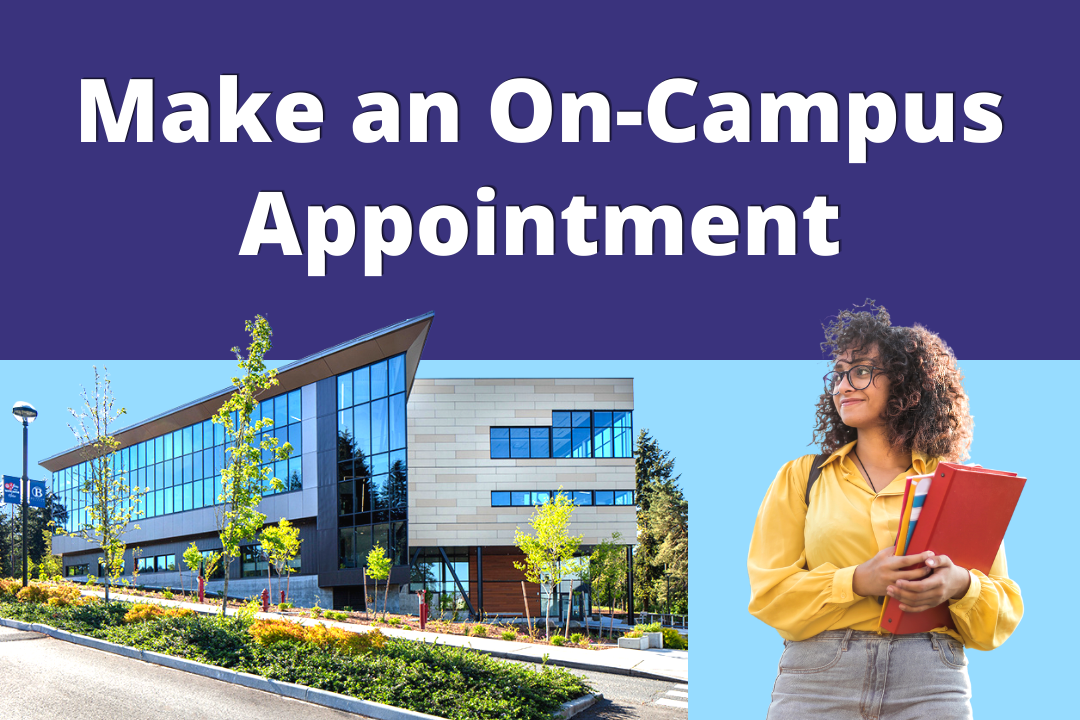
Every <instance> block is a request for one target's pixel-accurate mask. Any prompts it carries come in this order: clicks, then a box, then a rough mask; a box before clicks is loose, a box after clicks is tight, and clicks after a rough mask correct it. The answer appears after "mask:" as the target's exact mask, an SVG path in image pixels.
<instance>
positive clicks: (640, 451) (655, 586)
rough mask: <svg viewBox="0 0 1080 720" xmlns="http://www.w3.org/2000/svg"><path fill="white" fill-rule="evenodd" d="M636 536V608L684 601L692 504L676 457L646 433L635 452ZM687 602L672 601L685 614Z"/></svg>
mask: <svg viewBox="0 0 1080 720" xmlns="http://www.w3.org/2000/svg"><path fill="white" fill-rule="evenodd" d="M634 469H635V475H636V485H637V506H638V514H637V519H638V523H637V524H638V536H637V548H636V549H635V552H634V595H635V603H634V604H635V606H636V607H635V609H637V608H640V609H644V610H645V611H646V612H655V611H656V610H657V609H658V608H659V609H664V608H666V607H667V605H668V603H667V601H668V599H669V598H668V594H667V593H668V590H669V588H670V589H671V598H672V599H673V600H674V598H675V597H676V590H678V591H679V592H680V596H681V597H682V598H685V596H686V591H685V588H686V587H687V585H686V578H687V577H688V573H689V550H690V547H689V506H688V504H687V502H686V498H685V497H683V493H682V490H681V489H680V488H679V485H678V481H679V478H680V477H681V476H680V475H677V474H675V458H673V457H671V453H669V452H668V451H666V450H663V449H661V448H660V444H659V443H658V442H657V441H656V440H655V439H654V438H653V437H652V436H651V435H649V431H648V429H642V430H641V432H640V433H639V434H638V438H637V445H636V447H635V450H634ZM686 606H687V603H686V602H685V601H684V602H682V603H681V604H679V603H675V602H672V603H671V607H672V608H673V609H675V608H678V609H683V610H685V609H686Z"/></svg>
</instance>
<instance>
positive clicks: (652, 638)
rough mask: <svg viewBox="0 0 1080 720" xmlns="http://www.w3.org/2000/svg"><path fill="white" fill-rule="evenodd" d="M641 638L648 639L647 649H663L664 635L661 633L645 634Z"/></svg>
mask: <svg viewBox="0 0 1080 720" xmlns="http://www.w3.org/2000/svg"><path fill="white" fill-rule="evenodd" d="M642 637H646V638H648V639H649V647H651V648H657V649H661V650H662V649H663V647H664V633H662V632H654V633H645V634H644V635H643V636H642Z"/></svg>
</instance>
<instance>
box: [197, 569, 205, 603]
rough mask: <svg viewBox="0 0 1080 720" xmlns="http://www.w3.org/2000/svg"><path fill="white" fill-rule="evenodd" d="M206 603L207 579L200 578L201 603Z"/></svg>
mask: <svg viewBox="0 0 1080 720" xmlns="http://www.w3.org/2000/svg"><path fill="white" fill-rule="evenodd" d="M204 602H206V578H204V577H203V576H202V575H200V576H199V603H200V604H201V603H204Z"/></svg>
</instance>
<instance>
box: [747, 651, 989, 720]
mask: <svg viewBox="0 0 1080 720" xmlns="http://www.w3.org/2000/svg"><path fill="white" fill-rule="evenodd" d="M816 717H820V718H830V720H916V719H917V718H932V719H933V720H970V719H971V683H970V681H969V680H968V673H967V658H966V657H965V656H964V646H963V645H962V644H960V643H959V642H957V641H956V640H954V639H952V638H951V637H949V636H948V635H942V634H939V633H919V634H916V635H878V634H877V633H873V632H863V631H855V630H829V631H827V632H823V633H821V634H819V635H815V636H814V637H812V638H809V639H807V640H802V641H799V642H795V641H792V640H785V641H784V654H783V655H782V656H781V657H780V672H779V674H778V675H777V676H776V684H775V685H773V693H772V704H770V705H769V716H768V720H804V719H805V718H816Z"/></svg>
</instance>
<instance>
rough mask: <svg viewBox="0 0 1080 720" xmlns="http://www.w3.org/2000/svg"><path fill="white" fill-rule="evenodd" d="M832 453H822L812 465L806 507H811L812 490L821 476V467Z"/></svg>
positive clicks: (807, 481)
mask: <svg viewBox="0 0 1080 720" xmlns="http://www.w3.org/2000/svg"><path fill="white" fill-rule="evenodd" d="M830 455H832V453H821V454H820V455H818V456H817V457H816V458H814V461H813V462H812V463H810V476H809V477H807V478H806V507H810V488H812V487H814V483H816V482H817V479H818V477H820V476H821V465H822V463H824V462H825V461H826V460H828V459H829V456H830Z"/></svg>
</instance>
